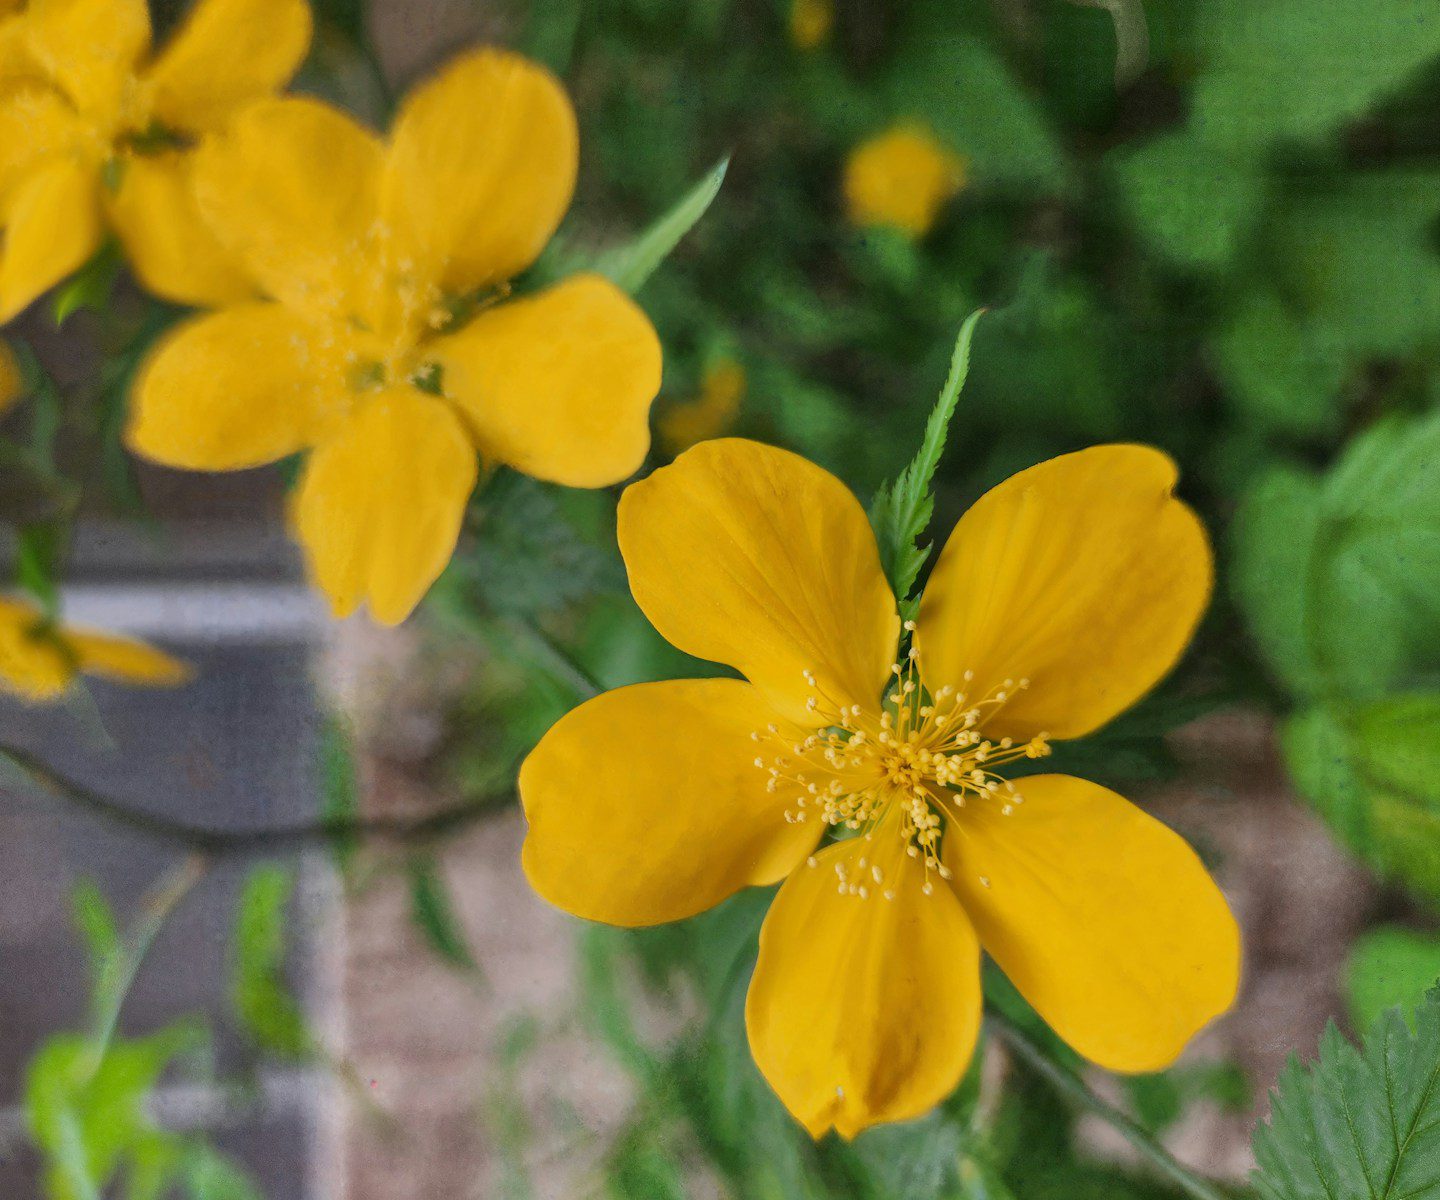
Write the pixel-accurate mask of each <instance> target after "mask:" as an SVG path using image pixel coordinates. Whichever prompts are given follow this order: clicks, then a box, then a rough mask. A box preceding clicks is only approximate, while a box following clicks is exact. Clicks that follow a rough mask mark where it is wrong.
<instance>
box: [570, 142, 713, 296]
mask: <svg viewBox="0 0 1440 1200" xmlns="http://www.w3.org/2000/svg"><path fill="white" fill-rule="evenodd" d="M729 167H730V160H729V159H728V158H724V159H721V160H720V162H718V163H716V164H715V166H714V167H712V168H711V169H710V172H709V174H707V175H706V176H705V178H703V179H702V180H701V181H700V182H699V183H697V184H696V185H695V186H694V187H693V188H691V189H690V191H689V192H687V193H686V194H685V195H684V196H683V197H682V198H681V200H680V202H679V203H678V204H676V205H675V206H674V207H673V208H672V209H670V211H669V212H667V213H666V214H665V215H664V216H663V217H661V218H660V219H659V220H658V221H656V222H655V223H654V224H653V225H651V226H650V228H648V229H647V230H645V232H644V233H642V234H641V235H640V236H639V237H638V238H636V239H635V240H634V241H633V242H631V243H630V244H629V245H628V246H623V247H620V248H619V249H616V250H612V251H610V252H609V253H607V254H606V255H604V256H603V257H602V258H601V260H600V262H599V263H597V264H596V269H597V270H598V271H599V272H600V274H602V275H605V276H607V277H608V278H609V279H611V280H613V281H614V283H615V284H616V286H618V287H621V288H623V289H624V290H625V291H627V292H629V293H630V294H631V295H634V294H635V293H636V292H638V291H639V290H640V288H641V287H642V286H644V283H645V281H646V280H647V279H649V278H650V276H651V275H652V274H654V272H655V269H656V268H657V267H658V266H659V265H660V264H661V263H662V262H664V261H665V259H666V257H667V256H668V255H669V254H670V252H671V251H672V250H674V249H675V247H676V246H677V245H679V243H680V239H681V238H683V237H684V236H685V235H686V234H687V233H689V232H690V230H691V229H693V228H694V227H695V224H696V222H697V221H699V220H700V218H701V217H703V216H704V215H705V210H706V209H708V208H709V207H710V204H711V202H712V201H713V200H714V199H715V197H716V196H717V195H719V193H720V185H721V184H722V183H724V182H725V172H726V171H727V170H729Z"/></svg>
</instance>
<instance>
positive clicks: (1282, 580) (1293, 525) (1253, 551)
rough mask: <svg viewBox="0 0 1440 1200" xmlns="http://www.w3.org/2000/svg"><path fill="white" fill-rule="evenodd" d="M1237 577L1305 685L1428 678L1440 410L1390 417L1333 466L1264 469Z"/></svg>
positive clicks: (1322, 689) (1435, 619) (1433, 629)
mask: <svg viewBox="0 0 1440 1200" xmlns="http://www.w3.org/2000/svg"><path fill="white" fill-rule="evenodd" d="M1232 581H1233V585H1234V587H1235V591H1236V596H1237V599H1238V600H1239V602H1240V606H1241V609H1242V610H1243V612H1244V614H1245V616H1246V618H1247V619H1248V621H1249V624H1250V627H1251V629H1252V631H1253V632H1254V634H1255V636H1256V639H1257V640H1258V642H1259V644H1260V648H1261V650H1262V651H1263V652H1264V655H1265V657H1266V659H1267V660H1268V662H1269V664H1270V666H1271V667H1272V668H1273V670H1274V671H1275V673H1276V674H1277V676H1278V677H1279V678H1280V679H1281V680H1282V681H1283V682H1284V683H1285V685H1286V686H1287V687H1288V688H1289V689H1290V691H1291V692H1293V693H1294V694H1295V695H1296V696H1298V697H1301V698H1304V697H1310V696H1316V695H1322V694H1323V695H1325V696H1331V697H1335V696H1338V697H1349V698H1354V699H1364V698H1371V697H1376V696H1379V695H1381V694H1383V693H1385V692H1387V691H1391V690H1394V689H1396V688H1399V687H1402V686H1405V685H1406V684H1407V683H1413V682H1415V681H1417V680H1422V681H1423V679H1424V678H1426V676H1427V673H1428V672H1432V671H1433V670H1434V669H1435V668H1436V667H1437V666H1440V587H1437V581H1440V414H1434V415H1431V416H1428V417H1424V418H1419V419H1403V418H1394V419H1391V420H1387V421H1384V422H1381V423H1380V424H1378V425H1376V426H1374V427H1373V428H1371V429H1370V430H1368V431H1367V432H1366V433H1364V434H1363V435H1361V436H1360V437H1358V438H1356V439H1355V441H1354V442H1352V443H1351V444H1350V446H1349V447H1348V448H1347V449H1346V451H1345V453H1344V454H1343V455H1342V456H1341V458H1340V460H1339V461H1338V462H1337V463H1336V464H1335V466H1334V467H1332V468H1331V469H1330V471H1329V472H1327V473H1326V474H1325V475H1324V476H1316V475H1314V474H1311V473H1307V472H1301V471H1297V470H1293V469H1290V468H1277V469H1274V470H1272V471H1270V472H1268V473H1267V474H1266V475H1265V476H1263V477H1262V478H1261V479H1260V480H1258V481H1257V482H1256V483H1255V484H1254V486H1252V488H1251V489H1250V490H1249V492H1248V493H1247V495H1246V496H1245V497H1244V498H1243V500H1242V502H1241V506H1240V511H1239V513H1238V514H1237V517H1236V525H1235V530H1234V562H1233V567H1232Z"/></svg>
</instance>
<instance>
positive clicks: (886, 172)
mask: <svg viewBox="0 0 1440 1200" xmlns="http://www.w3.org/2000/svg"><path fill="white" fill-rule="evenodd" d="M964 186H965V160H964V159H963V158H961V157H960V156H959V155H958V154H955V153H954V152H953V151H951V150H949V149H948V148H947V147H945V146H944V145H942V144H941V143H940V142H939V141H938V140H937V139H936V137H935V135H934V134H932V133H931V132H930V131H929V130H928V129H926V128H925V127H924V126H922V125H917V124H914V123H905V124H901V125H895V126H893V127H892V128H890V129H887V130H886V131H885V132H884V133H881V134H879V135H877V136H876V137H873V138H871V139H869V140H868V141H865V142H862V143H861V144H860V145H858V146H856V147H855V149H854V150H852V151H851V152H850V157H849V159H848V160H847V161H846V163H845V185H844V191H845V208H846V213H847V215H848V216H849V218H850V222H851V223H852V224H854V225H859V226H862V227H864V226H870V225H889V226H892V227H893V228H895V229H899V230H901V231H903V232H904V233H907V234H909V235H910V236H911V237H917V238H918V237H923V236H924V235H925V234H927V233H929V232H930V228H931V226H933V225H934V224H935V218H936V216H937V215H938V214H939V212H940V209H941V207H942V206H943V205H944V204H945V202H946V201H947V200H949V199H950V198H951V197H952V196H954V195H955V194H956V193H958V192H959V191H960V189H961V188H963V187H964Z"/></svg>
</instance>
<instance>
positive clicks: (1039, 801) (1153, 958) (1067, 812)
mask: <svg viewBox="0 0 1440 1200" xmlns="http://www.w3.org/2000/svg"><path fill="white" fill-rule="evenodd" d="M1016 787H1017V789H1018V791H1019V793H1020V795H1021V796H1022V797H1023V803H1021V804H1012V805H1011V806H1010V807H1011V812H1010V815H1008V816H1005V815H1003V814H1002V813H1001V811H1000V807H999V806H998V805H997V804H977V803H974V802H972V803H971V804H970V805H968V806H967V807H966V809H965V810H964V814H963V818H964V819H963V820H961V821H960V822H958V823H952V824H951V826H950V827H949V829H948V830H947V831H946V834H945V843H944V853H945V862H946V864H947V865H948V866H949V867H950V869H951V871H952V872H953V878H952V880H951V886H952V887H953V888H954V890H955V893H956V894H957V895H958V896H959V897H960V902H961V903H962V904H963V905H964V906H965V910H966V912H968V913H969V914H970V919H971V920H972V921H973V922H974V923H975V927H976V929H977V930H979V933H980V943H981V945H983V946H984V947H985V950H986V952H987V953H988V954H989V955H990V956H991V957H992V958H994V959H995V961H996V962H997V963H999V964H1000V967H1001V969H1002V970H1003V971H1004V972H1005V974H1006V975H1008V976H1009V977H1010V979H1011V981H1012V982H1013V983H1014V984H1015V986H1016V987H1017V988H1019V989H1020V991H1021V993H1022V994H1023V995H1024V996H1025V998H1026V999H1027V1000H1029V1001H1030V1003H1031V1004H1032V1005H1034V1007H1035V1009H1036V1011H1037V1012H1039V1014H1040V1015H1041V1016H1042V1017H1044V1018H1045V1020H1046V1021H1048V1022H1049V1023H1050V1026H1051V1028H1052V1029H1054V1030H1055V1032H1056V1033H1058V1034H1059V1035H1060V1036H1061V1037H1062V1038H1064V1039H1065V1040H1066V1041H1067V1042H1069V1043H1070V1045H1071V1046H1073V1047H1074V1048H1075V1049H1076V1050H1078V1051H1079V1052H1080V1053H1081V1054H1083V1055H1084V1056H1085V1057H1086V1058H1089V1059H1091V1060H1092V1061H1093V1062H1096V1063H1099V1064H1100V1065H1101V1066H1102V1067H1106V1068H1108V1069H1110V1070H1112V1071H1158V1070H1160V1069H1162V1068H1164V1067H1167V1066H1169V1065H1170V1063H1172V1062H1173V1061H1174V1060H1175V1059H1176V1058H1177V1057H1178V1056H1179V1054H1180V1052H1181V1051H1182V1050H1183V1049H1184V1048H1185V1044H1186V1043H1187V1042H1188V1041H1189V1040H1190V1039H1191V1038H1192V1037H1193V1036H1194V1035H1195V1033H1196V1032H1197V1031H1198V1030H1199V1029H1200V1028H1201V1027H1202V1026H1203V1025H1205V1024H1206V1022H1208V1021H1210V1020H1211V1019H1212V1018H1214V1017H1216V1016H1218V1015H1219V1014H1220V1013H1222V1012H1224V1011H1225V1010H1226V1009H1227V1008H1229V1007H1230V1005H1231V1003H1232V1002H1233V1001H1234V999H1235V991H1236V988H1237V986H1238V983H1239V978H1240V932H1239V930H1238V929H1237V927H1236V925H1235V919H1234V917H1232V916H1231V915H1230V909H1229V908H1228V907H1227V905H1226V903H1225V898H1224V897H1223V896H1222V895H1221V894H1220V889H1219V888H1217V887H1216V886H1215V884H1214V882H1213V881H1212V880H1211V878H1210V876H1209V875H1208V874H1207V873H1206V871H1205V868H1204V866H1202V865H1201V863H1200V860H1199V858H1197V857H1196V855H1195V852H1194V851H1193V850H1191V849H1190V847H1189V846H1187V845H1186V844H1185V842H1184V840H1183V839H1182V838H1180V837H1179V836H1177V835H1176V834H1175V833H1173V832H1171V831H1170V830H1169V829H1167V828H1166V827H1165V826H1164V825H1162V824H1160V822H1159V821H1156V820H1155V819H1154V818H1153V817H1149V816H1147V815H1146V814H1145V813H1143V812H1141V811H1140V809H1138V808H1136V807H1135V806H1134V805H1133V804H1131V803H1130V802H1129V801H1127V800H1125V799H1123V798H1122V797H1120V796H1117V795H1116V794H1115V793H1114V792H1111V791H1108V790H1107V789H1105V788H1102V787H1100V786H1099V785H1098V784H1094V783H1088V782H1086V781H1085V780H1083V779H1072V778H1070V777H1069V776H1066V775H1037V776H1034V777H1033V778H1028V779H1021V780H1017V781H1016Z"/></svg>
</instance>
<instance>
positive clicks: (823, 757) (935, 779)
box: [751, 622, 1050, 899]
mask: <svg viewBox="0 0 1440 1200" xmlns="http://www.w3.org/2000/svg"><path fill="white" fill-rule="evenodd" d="M905 628H906V629H907V630H909V631H911V632H913V631H914V622H906V625H905ZM891 672H892V674H893V676H894V678H893V681H892V682H891V684H890V685H889V686H888V688H887V694H886V695H885V697H884V699H883V702H882V703H880V704H877V705H876V707H875V709H874V710H873V711H871V710H867V709H866V708H865V707H864V706H863V705H859V704H852V705H848V706H847V705H844V704H837V703H836V702H835V701H834V700H833V699H832V698H830V697H829V696H827V695H826V694H825V692H824V691H823V689H822V688H821V687H820V685H819V683H818V682H817V680H816V678H815V675H814V673H813V672H810V671H806V672H805V680H806V683H807V684H809V686H810V689H811V692H812V694H811V696H810V698H809V699H808V700H807V701H806V708H807V709H808V710H809V711H810V712H811V713H813V714H815V716H816V717H817V718H818V719H819V720H820V721H821V722H823V726H822V727H821V728H820V729H818V730H814V731H803V730H802V731H796V730H792V731H791V733H790V735H787V734H786V732H785V731H784V730H782V728H781V726H780V725H779V724H777V723H771V724H770V725H769V726H767V727H766V728H765V729H764V730H757V731H756V732H755V733H753V734H752V735H751V737H752V738H753V739H754V740H755V741H757V742H760V743H762V745H763V746H764V747H765V748H766V749H767V750H768V753H761V754H760V755H758V756H757V757H756V759H755V765H756V767H757V768H759V769H760V770H763V771H765V772H766V773H767V774H768V775H769V779H768V781H767V783H766V788H767V789H768V790H769V791H771V792H773V793H777V794H779V795H782V796H784V797H785V798H786V800H787V801H788V804H787V808H786V811H785V819H786V820H787V821H790V822H802V821H808V820H818V821H821V822H823V823H824V824H826V825H828V826H830V827H832V828H834V829H835V830H836V831H837V833H838V832H841V831H844V833H845V834H850V835H853V837H855V838H861V839H864V840H865V841H866V842H873V841H874V840H875V838H876V836H877V835H879V836H881V837H884V838H888V837H891V836H893V835H898V837H899V839H900V842H901V848H903V851H904V856H905V857H906V858H909V859H913V860H916V862H917V863H918V864H919V865H921V866H923V868H924V871H925V880H924V883H923V890H924V891H925V893H926V894H927V895H928V894H929V893H930V892H931V891H932V890H933V884H932V882H931V879H930V874H931V872H934V873H936V874H938V875H939V876H940V877H941V878H942V879H948V878H949V876H950V871H949V869H948V868H947V867H946V866H945V865H944V863H943V862H942V861H941V841H942V838H943V836H944V833H945V828H946V825H947V824H948V823H950V822H957V821H960V820H962V819H963V810H964V809H965V807H966V805H967V804H973V803H989V804H994V805H996V806H998V807H999V810H1000V812H1001V814H1002V815H1004V816H1009V815H1010V814H1011V813H1012V812H1013V811H1014V809H1015V807H1016V806H1017V805H1020V804H1023V803H1024V799H1025V798H1024V796H1023V795H1022V793H1021V792H1020V790H1019V789H1018V788H1017V787H1016V785H1015V783H1014V782H1012V781H1011V780H1008V779H1006V778H1004V777H1003V776H1002V775H1000V774H997V772H996V768H997V767H1003V766H1004V765H1006V764H1007V763H1013V762H1016V761H1018V760H1020V759H1034V758H1042V757H1044V756H1045V755H1047V754H1049V753H1050V743H1049V736H1048V735H1047V734H1044V733H1041V734H1037V735H1036V736H1035V737H1033V738H1031V739H1030V740H1029V741H1027V742H1023V743H1020V744H1017V743H1016V742H1015V741H1014V740H1013V739H1011V738H1009V737H1000V738H991V737H987V736H986V734H985V726H986V724H987V722H990V721H992V720H993V719H994V717H995V714H996V713H998V712H999V711H1000V710H1001V709H1002V708H1003V707H1004V706H1005V704H1006V702H1007V701H1009V700H1010V699H1011V698H1012V697H1013V696H1014V695H1015V694H1016V693H1017V692H1019V691H1021V690H1023V689H1024V688H1026V687H1028V686H1029V680H1026V679H1020V680H1014V679H1006V680H1004V681H1003V682H1002V683H1001V684H1000V685H999V686H998V687H995V688H992V689H991V690H990V691H989V692H988V693H986V694H983V695H977V694H973V693H971V692H969V691H968V690H961V689H962V688H964V687H965V686H966V685H968V684H969V683H970V682H971V681H972V679H973V673H972V672H969V671H967V672H965V675H964V678H963V681H962V685H961V688H957V687H954V686H952V685H948V684H947V685H945V686H943V687H941V688H939V689H937V690H936V691H934V692H930V691H928V690H927V689H926V687H925V685H924V682H923V679H922V677H921V672H920V663H919V654H918V652H917V651H916V650H914V649H911V651H910V652H909V654H908V655H907V656H906V657H905V658H904V659H902V660H901V661H900V662H898V663H896V664H895V665H894V666H893V667H892V668H891ZM797 734H798V736H797ZM810 863H811V865H812V866H813V865H814V863H815V859H814V858H811V860H810ZM867 867H868V870H867V869H866V868H867ZM856 868H859V871H860V874H859V875H858V876H857V874H856ZM836 874H837V876H838V877H839V885H840V890H841V892H842V893H845V894H848V895H853V896H860V897H862V898H863V897H865V896H868V895H869V893H870V890H871V884H872V883H873V884H874V885H876V886H877V888H878V889H879V891H880V894H881V895H884V896H885V897H886V898H887V899H888V898H893V895H894V892H893V890H892V889H891V888H889V887H885V886H883V884H884V882H885V881H884V879H883V878H882V872H881V870H880V868H879V866H878V865H875V864H872V863H869V862H867V857H866V856H861V857H860V858H858V859H856V860H854V862H853V864H846V863H843V862H842V863H837V864H836Z"/></svg>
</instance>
